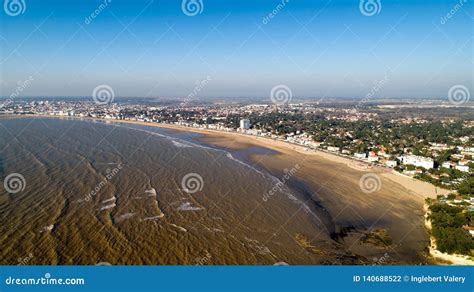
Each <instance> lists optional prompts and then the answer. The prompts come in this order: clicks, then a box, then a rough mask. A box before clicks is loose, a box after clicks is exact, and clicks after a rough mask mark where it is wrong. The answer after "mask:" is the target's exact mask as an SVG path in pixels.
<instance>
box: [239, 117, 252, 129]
mask: <svg viewBox="0 0 474 292" xmlns="http://www.w3.org/2000/svg"><path fill="white" fill-rule="evenodd" d="M240 128H241V129H242V130H247V129H250V120H249V119H241V120H240Z"/></svg>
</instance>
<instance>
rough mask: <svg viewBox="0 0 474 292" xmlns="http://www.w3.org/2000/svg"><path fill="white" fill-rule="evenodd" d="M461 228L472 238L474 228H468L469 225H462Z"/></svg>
mask: <svg viewBox="0 0 474 292" xmlns="http://www.w3.org/2000/svg"><path fill="white" fill-rule="evenodd" d="M462 228H463V229H464V230H466V231H468V232H469V234H471V236H474V227H471V226H469V225H464V226H463V227H462Z"/></svg>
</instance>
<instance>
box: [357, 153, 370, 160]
mask: <svg viewBox="0 0 474 292" xmlns="http://www.w3.org/2000/svg"><path fill="white" fill-rule="evenodd" d="M354 157H355V158H358V159H365V158H366V157H367V154H365V153H354Z"/></svg>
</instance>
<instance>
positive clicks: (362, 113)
mask: <svg viewBox="0 0 474 292" xmlns="http://www.w3.org/2000/svg"><path fill="white" fill-rule="evenodd" d="M422 105H423V106H420V104H416V105H415V106H413V107H407V105H406V104H397V105H392V104H387V103H372V104H361V103H360V102H346V103H344V102H327V103H319V102H301V103H294V104H285V105H283V106H282V105H275V104H272V103H265V102H259V103H249V102H246V103H218V102H208V103H203V104H194V103H193V102H191V101H189V100H187V101H185V102H172V101H164V102H154V103H153V102H137V101H130V100H128V101H123V102H114V103H106V104H99V103H97V102H93V101H90V100H86V99H85V100H82V99H81V100H76V99H59V100H56V99H52V100H46V99H45V100H43V99H32V100H24V101H15V102H8V103H4V104H3V105H2V106H1V107H0V114H3V115H37V116H56V117H66V118H91V119H103V120H121V121H132V122H141V123H155V124H168V125H176V126H180V127H187V128H193V129H201V130H210V131H222V132H231V133H237V134H242V135H250V136H257V137H262V138H267V139H273V140H277V141H282V142H286V143H290V144H294V145H298V146H301V147H304V150H305V151H308V152H311V151H323V152H325V153H329V154H332V155H337V156H341V157H344V158H348V159H351V160H353V161H355V162H357V163H360V164H363V165H365V167H369V168H372V167H376V168H383V169H385V170H387V171H392V172H394V173H398V174H400V175H404V176H409V177H411V178H414V179H418V180H422V181H425V182H428V183H431V184H433V185H435V186H436V187H439V188H443V189H446V190H448V192H447V193H446V195H439V196H438V198H437V199H436V200H434V199H433V200H430V201H429V202H427V203H428V208H429V210H430V212H429V213H430V214H431V215H430V216H431V217H433V218H437V219H434V220H433V221H432V222H431V223H432V226H433V232H432V233H433V235H434V237H435V238H436V240H437V242H438V247H440V246H441V247H440V248H438V249H439V250H441V251H442V252H447V253H456V254H462V255H467V256H470V257H472V256H473V254H472V251H473V250H474V239H473V238H474V222H473V220H472V217H473V216H472V214H473V213H474V174H473V171H474V160H473V159H474V118H473V117H472V112H469V111H462V110H461V111H459V109H458V108H447V107H443V106H437V105H434V106H433V107H429V106H428V107H426V103H425V104H422ZM448 209H449V212H451V213H452V216H453V218H457V220H454V219H453V220H454V221H455V222H456V224H454V225H453V224H451V223H449V224H447V223H446V221H449V220H447V219H446V218H444V219H439V218H440V217H439V216H438V217H436V216H437V214H439V212H444V213H449V212H447V211H446V210H448ZM440 210H442V211H440ZM444 213H443V214H444ZM451 213H449V214H451ZM431 217H430V218H431ZM443 220H444V221H443ZM441 222H444V223H446V224H444V223H441ZM450 222H451V221H450ZM443 224H444V225H443ZM430 226H431V225H430ZM450 241H452V242H450ZM443 242H444V244H443Z"/></svg>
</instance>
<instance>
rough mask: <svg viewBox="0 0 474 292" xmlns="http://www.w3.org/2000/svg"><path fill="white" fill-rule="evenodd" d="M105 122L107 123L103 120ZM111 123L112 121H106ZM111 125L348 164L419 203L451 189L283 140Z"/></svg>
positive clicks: (221, 144)
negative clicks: (394, 185)
mask: <svg viewBox="0 0 474 292" xmlns="http://www.w3.org/2000/svg"><path fill="white" fill-rule="evenodd" d="M101 121H104V120H101ZM105 121H106V122H108V121H109V120H105ZM111 122H119V123H130V124H139V125H144V126H153V127H160V128H166V129H172V130H176V131H185V132H194V133H200V134H203V135H204V136H205V137H203V138H201V140H203V141H206V142H209V143H211V144H215V145H219V146H222V147H224V148H230V149H242V148H245V147H249V146H261V147H266V148H270V149H273V150H276V151H278V152H280V154H285V155H289V156H295V157H296V156H297V154H301V155H305V156H313V157H317V158H320V159H321V160H325V161H327V162H333V163H336V164H344V165H345V166H346V168H347V167H349V168H351V169H354V170H356V171H361V172H375V173H379V174H380V175H381V176H382V177H384V178H386V179H389V180H391V181H393V182H395V183H397V184H400V185H401V186H403V187H404V188H406V189H407V190H408V191H410V192H411V193H412V194H413V195H415V196H416V197H418V200H420V201H423V200H424V199H425V198H436V195H439V194H446V193H448V192H449V190H447V189H443V188H439V187H436V186H434V185H432V184H430V183H427V182H423V181H420V180H417V179H414V178H411V177H408V176H405V175H403V174H400V173H397V172H396V171H392V170H389V169H386V168H382V167H370V166H368V165H367V164H366V163H364V162H360V161H356V160H353V159H349V158H346V157H341V156H339V155H335V154H330V153H327V152H322V151H317V150H316V151H307V150H306V148H305V147H303V146H300V145H295V144H290V143H287V142H283V141H278V140H273V139H270V138H264V137H257V136H250V135H244V134H240V133H234V132H223V131H216V130H210V129H198V128H191V127H185V126H179V125H173V124H161V123H146V122H138V121H128V120H111Z"/></svg>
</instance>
